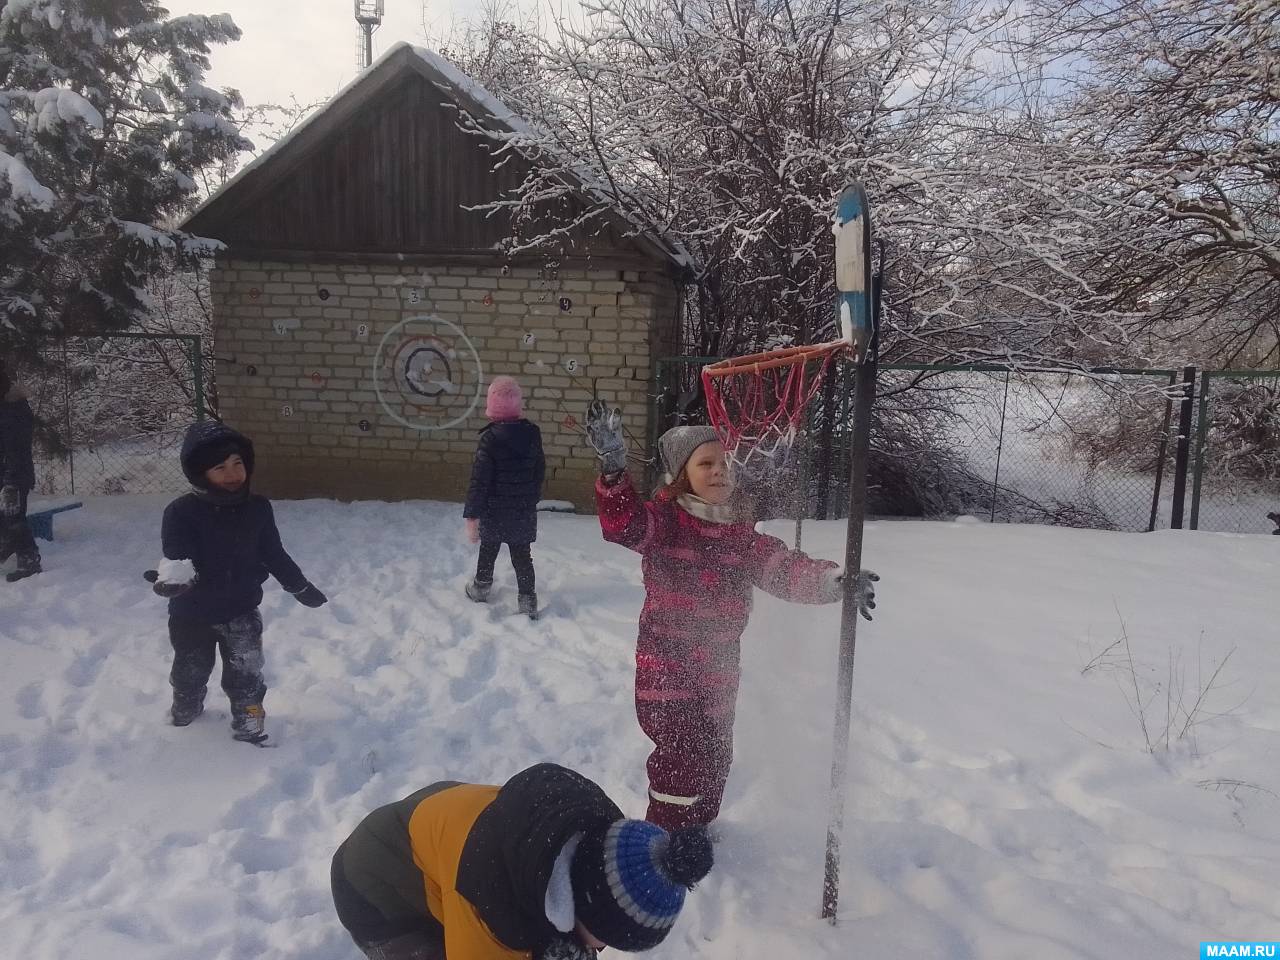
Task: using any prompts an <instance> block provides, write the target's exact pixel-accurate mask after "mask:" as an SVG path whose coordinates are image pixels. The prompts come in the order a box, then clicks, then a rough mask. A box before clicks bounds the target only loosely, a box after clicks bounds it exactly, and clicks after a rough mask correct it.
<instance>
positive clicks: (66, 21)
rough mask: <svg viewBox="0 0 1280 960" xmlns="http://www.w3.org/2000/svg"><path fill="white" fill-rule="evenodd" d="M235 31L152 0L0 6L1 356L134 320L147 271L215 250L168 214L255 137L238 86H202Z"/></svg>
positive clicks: (222, 19) (29, 355)
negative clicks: (241, 112) (244, 132)
mask: <svg viewBox="0 0 1280 960" xmlns="http://www.w3.org/2000/svg"><path fill="white" fill-rule="evenodd" d="M239 37H240V30H239V28H237V27H236V25H235V23H234V22H233V21H232V20H231V18H230V17H229V16H227V15H225V14H220V15H190V16H181V17H174V18H172V19H170V18H169V17H168V13H167V11H166V10H165V9H164V8H163V7H162V6H160V4H159V3H158V2H156V0H8V2H7V3H4V4H0V354H3V353H10V354H15V355H17V356H18V357H19V358H26V359H33V358H34V357H35V356H36V353H37V350H38V345H39V343H40V342H41V341H42V340H44V339H45V338H47V337H49V336H51V335H53V336H57V335H70V334H98V333H106V332H111V331H115V330H124V329H128V328H130V327H132V326H135V325H136V324H138V323H139V322H140V321H141V320H142V319H143V318H144V317H145V315H146V311H147V307H148V303H147V299H148V298H147V294H146V281H147V278H148V276H149V275H150V274H152V273H154V272H156V271H157V270H160V269H173V268H181V267H185V266H189V265H191V264H193V263H194V261H195V260H196V259H197V258H198V257H200V256H202V255H206V256H207V255H208V254H209V253H210V252H211V250H212V246H211V245H213V241H205V240H201V239H200V238H196V237H192V236H190V235H188V234H185V233H182V232H181V231H178V230H174V229H171V228H170V226H169V225H170V224H172V223H173V222H174V221H175V218H176V217H177V216H178V215H179V214H180V213H181V212H182V211H184V210H185V209H187V208H188V207H189V206H190V205H191V203H192V202H193V199H194V198H195V195H196V192H197V182H196V177H197V176H198V174H199V173H200V172H201V171H202V169H204V168H206V167H209V166H213V165H219V164H223V163H225V162H226V161H228V160H230V159H232V158H234V156H235V155H236V154H237V153H238V152H239V151H242V150H246V149H249V148H250V147H251V144H250V143H249V142H248V141H247V140H245V139H244V138H243V137H242V136H241V134H240V132H239V129H238V127H237V126H236V125H235V124H234V123H233V122H232V112H233V111H234V110H235V109H236V108H238V107H240V106H241V105H242V103H241V100H240V96H239V94H238V93H237V92H236V91H234V90H223V91H217V90H213V89H211V88H210V87H208V86H206V85H205V84H204V83H203V82H202V81H203V79H204V74H205V71H206V70H207V69H208V68H209V51H210V49H211V48H212V46H213V45H214V44H222V43H228V42H231V41H234V40H237V39H239Z"/></svg>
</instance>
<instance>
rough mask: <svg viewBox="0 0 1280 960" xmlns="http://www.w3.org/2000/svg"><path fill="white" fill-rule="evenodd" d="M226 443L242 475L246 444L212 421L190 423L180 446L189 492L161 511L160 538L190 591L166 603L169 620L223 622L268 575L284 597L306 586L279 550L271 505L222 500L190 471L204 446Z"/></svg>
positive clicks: (244, 498)
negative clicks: (185, 574) (189, 581)
mask: <svg viewBox="0 0 1280 960" xmlns="http://www.w3.org/2000/svg"><path fill="white" fill-rule="evenodd" d="M228 441H231V442H233V443H235V444H236V445H237V446H238V447H239V449H240V458H241V459H242V460H243V461H244V465H245V469H246V471H248V473H249V475H250V477H252V474H253V444H252V443H250V442H249V439H248V437H245V436H243V435H242V434H239V433H237V432H236V431H235V430H232V429H231V428H230V427H228V426H226V425H224V424H221V423H218V422H217V421H216V420H206V421H203V422H202V423H197V424H195V425H193V426H192V427H191V428H189V429H188V430H187V435H186V437H185V438H184V440H183V443H182V469H183V472H184V473H185V474H186V475H187V479H188V480H190V481H191V482H192V486H193V487H194V488H195V489H194V490H193V492H191V493H188V494H187V495H186V496H183V497H179V498H178V499H177V500H174V501H173V503H171V504H169V506H168V507H166V508H165V511H164V520H163V522H162V524H161V531H160V539H161V544H162V546H163V548H164V555H165V557H166V558H167V559H169V560H191V561H192V562H193V564H194V565H195V568H196V574H197V575H198V579H197V581H196V585H195V586H194V587H192V588H191V589H190V590H188V591H187V592H186V593H184V594H182V595H181V596H177V597H174V598H173V599H171V600H170V601H169V615H170V616H171V617H175V618H178V619H183V620H196V621H199V622H202V623H226V622H227V621H229V620H234V619H235V618H236V617H238V616H241V615H243V614H246V613H248V612H250V611H251V610H253V609H254V608H256V607H257V606H258V604H260V603H261V602H262V584H263V583H264V582H266V579H267V577H268V576H273V577H275V578H276V579H277V580H278V581H280V585H281V586H282V587H284V589H286V590H288V591H289V592H290V593H297V592H298V591H299V590H301V589H303V588H304V587H305V586H306V585H307V578H306V577H305V576H303V574H302V571H301V570H299V569H298V565H297V564H296V563H294V562H293V558H292V557H290V556H289V554H288V553H287V552H285V549H284V546H283V544H281V542H280V531H279V530H278V529H277V528H276V521H275V514H274V512H273V511H272V509H271V501H270V500H268V499H267V498H266V497H260V496H258V495H257V494H253V493H249V491H248V490H247V489H246V490H244V491H243V493H242V494H240V495H227V494H219V493H216V492H210V491H207V490H205V489H203V486H204V478H203V476H202V475H201V474H199V473H197V472H196V471H195V470H194V468H193V467H192V466H191V461H192V458H193V456H194V455H195V453H196V452H197V451H198V450H199V449H200V448H201V447H204V446H207V445H210V444H215V443H216V444H221V443H227V442H228Z"/></svg>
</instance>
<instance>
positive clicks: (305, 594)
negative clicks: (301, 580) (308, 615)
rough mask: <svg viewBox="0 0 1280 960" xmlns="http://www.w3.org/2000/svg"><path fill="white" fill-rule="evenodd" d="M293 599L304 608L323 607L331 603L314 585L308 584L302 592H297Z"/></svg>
mask: <svg viewBox="0 0 1280 960" xmlns="http://www.w3.org/2000/svg"><path fill="white" fill-rule="evenodd" d="M293 599H295V600H297V601H298V602H299V603H300V604H302V605H303V606H304V607H323V606H324V605H325V604H326V603H328V602H329V598H328V597H326V596H325V595H324V594H323V593H321V592H320V591H319V589H317V587H316V585H315V584H314V583H308V584H307V585H306V586H305V587H303V588H302V589H301V590H298V591H296V592H295V593H294V595H293Z"/></svg>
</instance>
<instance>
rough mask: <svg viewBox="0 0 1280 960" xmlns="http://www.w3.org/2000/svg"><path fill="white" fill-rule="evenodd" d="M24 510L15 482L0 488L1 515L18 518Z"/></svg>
mask: <svg viewBox="0 0 1280 960" xmlns="http://www.w3.org/2000/svg"><path fill="white" fill-rule="evenodd" d="M21 512H22V498H21V497H20V496H18V488H17V487H15V486H14V485H13V484H9V485H8V486H6V487H4V488H3V489H0V516H3V517H8V518H9V519H10V520H13V519H16V518H17V516H18V514H19V513H21Z"/></svg>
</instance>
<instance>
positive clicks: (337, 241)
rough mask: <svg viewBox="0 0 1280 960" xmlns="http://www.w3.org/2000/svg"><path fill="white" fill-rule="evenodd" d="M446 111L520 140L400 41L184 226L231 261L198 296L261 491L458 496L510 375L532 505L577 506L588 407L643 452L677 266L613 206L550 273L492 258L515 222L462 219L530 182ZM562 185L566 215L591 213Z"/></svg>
mask: <svg viewBox="0 0 1280 960" xmlns="http://www.w3.org/2000/svg"><path fill="white" fill-rule="evenodd" d="M458 109H462V110H464V111H466V113H467V114H468V115H469V116H471V117H472V118H474V119H475V120H476V121H478V122H479V123H482V124H483V125H485V126H486V127H489V128H491V129H495V130H499V131H503V130H506V131H512V130H516V129H519V125H520V123H521V121H520V120H519V118H516V117H513V116H512V115H511V114H510V113H509V112H508V111H507V110H506V108H505V107H503V105H502V104H501V103H499V102H497V101H496V100H494V99H493V98H492V97H491V96H490V95H489V94H488V93H487V92H485V91H484V90H483V89H482V88H480V87H478V86H477V85H476V84H475V83H474V82H472V81H470V80H469V79H468V78H467V77H465V76H463V75H462V74H460V73H459V72H458V71H457V70H456V68H454V67H453V66H452V65H451V64H449V63H447V62H446V61H444V60H443V59H441V58H439V57H438V56H437V55H435V54H433V53H431V52H430V51H427V50H424V49H421V48H416V47H411V46H409V45H407V44H398V45H397V46H395V47H393V48H392V49H391V50H389V51H388V52H387V53H386V54H385V55H384V56H383V57H382V58H381V59H380V60H379V61H378V62H377V63H375V64H374V65H373V66H372V67H370V68H369V69H368V70H366V71H365V72H364V73H363V74H361V76H360V77H359V78H358V79H357V80H356V81H355V82H353V83H352V84H351V85H350V86H348V87H347V88H346V89H345V90H343V91H342V92H340V93H339V94H338V95H337V96H336V97H335V98H334V99H333V100H332V101H331V102H330V103H329V104H328V105H326V106H325V107H324V108H323V109H322V110H321V111H319V112H318V113H316V114H315V115H313V116H312V118H311V119H309V120H308V121H307V122H306V123H305V124H303V125H302V126H300V127H299V128H298V129H297V130H296V131H295V132H294V133H292V134H291V135H290V136H289V137H287V138H286V139H284V140H282V141H280V142H279V143H277V144H276V145H275V146H274V147H273V148H272V149H271V150H269V151H267V152H266V153H264V154H263V155H262V156H261V157H260V158H258V159H257V160H256V161H254V162H253V163H252V164H250V165H249V166H247V167H246V168H245V169H244V170H242V171H241V172H240V173H239V174H238V175H237V176H236V177H235V178H233V179H232V180H231V181H229V182H228V183H227V184H226V186H224V187H223V188H222V189H221V190H220V191H218V192H217V193H216V194H214V196H212V197H211V198H210V199H209V200H208V201H207V202H206V203H205V204H203V205H202V206H201V207H200V209H198V210H197V211H196V212H195V213H194V214H193V215H192V216H191V217H190V218H189V219H188V221H187V222H186V224H185V225H184V229H186V230H189V231H190V232H192V233H195V234H198V235H201V236H207V237H214V238H217V239H218V240H221V241H223V242H224V243H225V244H226V248H225V250H224V251H223V252H222V253H221V254H220V255H219V257H218V259H217V264H216V268H215V269H214V271H213V273H212V276H211V284H210V286H211V293H212V299H213V316H214V343H215V350H216V354H217V358H218V359H217V384H218V394H219V402H220V410H221V414H222V416H223V417H224V418H225V419H226V420H227V422H228V423H230V424H232V425H233V426H236V427H237V428H240V429H243V430H244V431H246V432H247V433H249V434H250V435H251V436H252V437H253V438H254V440H255V442H256V444H257V446H258V451H259V456H258V460H259V467H258V470H257V474H256V483H257V486H258V487H259V488H260V489H261V490H262V491H263V492H264V493H266V494H268V495H270V496H276V497H312V496H321V497H339V498H343V499H362V498H378V499H384V498H385V499H400V498H417V497H430V498H443V499H459V498H460V497H461V496H462V494H463V492H464V491H465V486H466V481H467V477H468V475H469V470H470V463H471V455H472V452H473V451H474V449H475V442H476V432H477V431H478V430H479V429H480V428H481V427H483V426H484V424H485V422H486V421H485V419H484V415H483V409H484V402H483V391H484V387H485V385H486V384H487V383H488V381H489V380H490V379H492V377H493V376H495V375H498V374H504V373H505V374H511V375H513V376H515V377H517V378H518V379H519V380H520V382H521V383H522V385H523V386H524V388H525V397H526V410H527V415H528V416H529V417H530V419H532V420H534V421H535V422H537V423H538V424H539V426H540V427H541V428H542V432H543V441H544V446H545V449H546V453H547V490H546V496H547V497H550V498H557V499H565V500H570V501H572V502H575V503H577V504H581V505H588V504H589V503H590V483H591V480H592V478H593V476H594V460H593V457H592V455H591V451H590V448H589V447H588V446H587V444H586V442H585V438H583V436H582V431H581V426H580V425H579V423H578V422H575V421H580V420H581V418H582V411H583V409H584V407H585V405H586V403H587V401H588V400H589V399H590V398H591V396H592V391H593V390H597V391H598V392H599V394H600V396H602V397H605V398H607V399H609V400H610V401H611V402H614V403H617V404H618V405H619V406H621V407H622V408H623V411H624V414H625V415H626V418H627V420H628V423H629V425H630V429H631V431H632V433H633V442H634V444H635V445H636V447H637V448H640V447H642V446H643V443H644V439H645V437H646V436H647V429H648V417H649V405H648V403H647V393H648V387H649V382H650V377H651V370H652V366H653V361H654V359H655V358H656V357H658V356H661V355H664V354H669V353H673V352H676V350H675V348H676V346H677V342H678V329H679V309H680V301H681V290H680V284H681V279H680V278H681V276H682V273H683V271H684V263H685V262H686V261H685V258H684V257H683V256H682V255H681V253H680V251H678V250H676V249H673V248H671V247H669V246H667V245H665V244H664V243H662V242H661V241H660V240H658V239H657V238H655V237H652V236H649V235H646V234H644V233H637V232H636V231H635V229H634V228H633V227H631V225H630V224H629V223H627V222H626V221H625V220H624V219H623V218H622V217H621V215H618V214H616V213H612V212H610V211H608V210H606V211H605V213H604V216H603V217H601V218H597V220H596V223H597V227H596V228H594V229H593V230H592V232H591V233H590V235H587V234H586V233H585V232H584V231H581V230H576V231H573V232H570V233H569V234H568V240H567V245H566V247H565V248H564V249H562V250H560V251H558V252H557V253H556V255H555V259H554V260H549V259H546V257H545V255H543V256H538V257H523V258H521V257H513V258H507V257H504V256H502V255H501V254H499V253H497V252H495V251H496V250H497V244H498V243H499V242H500V241H502V240H503V239H504V238H506V237H507V236H508V235H509V233H510V225H509V224H508V223H507V222H505V221H504V220H503V219H502V217H500V216H485V215H484V214H483V213H479V212H475V211H472V210H468V209H466V208H467V207H470V206H474V205H476V204H481V203H485V202H488V201H492V200H495V199H497V198H500V197H502V196H505V195H508V192H509V191H510V190H511V189H512V188H514V187H515V186H516V185H517V184H518V183H519V182H520V180H521V179H522V178H523V174H524V171H523V170H521V169H520V167H519V164H518V163H513V162H512V161H511V159H510V158H508V159H507V162H506V163H503V164H495V163H494V161H493V157H492V155H491V153H490V147H489V146H488V143H489V141H487V140H486V139H485V138H483V137H476V136H474V135H468V134H467V133H464V132H463V131H461V130H459V129H458V125H457V117H458ZM572 186H573V187H574V196H575V197H580V198H581V202H580V204H579V205H578V206H577V209H583V208H584V207H585V205H586V204H588V203H593V204H596V205H598V198H597V197H594V196H590V195H589V188H587V187H585V186H582V185H580V184H572ZM576 202H577V201H575V200H574V199H572V198H571V199H570V201H569V203H568V204H567V207H568V208H569V210H570V214H572V213H573V209H574V204H575V203H576ZM571 418H572V419H571Z"/></svg>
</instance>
